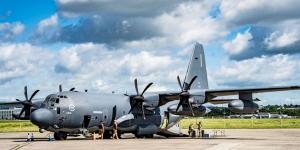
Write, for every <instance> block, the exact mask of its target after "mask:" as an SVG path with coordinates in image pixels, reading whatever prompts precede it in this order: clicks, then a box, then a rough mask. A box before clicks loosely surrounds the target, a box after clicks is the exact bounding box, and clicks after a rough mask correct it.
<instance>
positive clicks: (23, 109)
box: [19, 107, 25, 118]
mask: <svg viewBox="0 0 300 150" xmlns="http://www.w3.org/2000/svg"><path fill="white" fill-rule="evenodd" d="M24 111H25V107H23V108H22V110H21V112H20V114H19V118H21V116H22V114H23V112H24Z"/></svg>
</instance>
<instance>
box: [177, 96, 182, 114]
mask: <svg viewBox="0 0 300 150" xmlns="http://www.w3.org/2000/svg"><path fill="white" fill-rule="evenodd" d="M182 103H183V100H182V99H180V100H179V103H178V105H177V108H176V112H177V111H178V109H179V107H180V106H181V105H182Z"/></svg>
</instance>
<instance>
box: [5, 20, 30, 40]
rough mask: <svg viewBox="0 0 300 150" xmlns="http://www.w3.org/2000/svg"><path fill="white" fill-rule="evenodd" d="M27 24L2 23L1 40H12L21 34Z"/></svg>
mask: <svg viewBox="0 0 300 150" xmlns="http://www.w3.org/2000/svg"><path fill="white" fill-rule="evenodd" d="M24 28H25V26H24V25H23V24H22V23H20V22H13V23H8V22H6V23H0V34H1V37H0V41H10V40H13V39H14V38H16V37H17V36H18V35H20V34H21V33H22V32H23V30H24Z"/></svg>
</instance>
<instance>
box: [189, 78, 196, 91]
mask: <svg viewBox="0 0 300 150" xmlns="http://www.w3.org/2000/svg"><path fill="white" fill-rule="evenodd" d="M196 79H197V76H194V77H193V78H192V80H191V81H190V83H189V84H188V87H187V90H189V89H190V88H191V86H192V84H193V82H194V81H195V80H196Z"/></svg>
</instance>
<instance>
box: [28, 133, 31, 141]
mask: <svg viewBox="0 0 300 150" xmlns="http://www.w3.org/2000/svg"><path fill="white" fill-rule="evenodd" d="M30 141H31V136H30V134H29V133H27V142H30Z"/></svg>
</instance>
